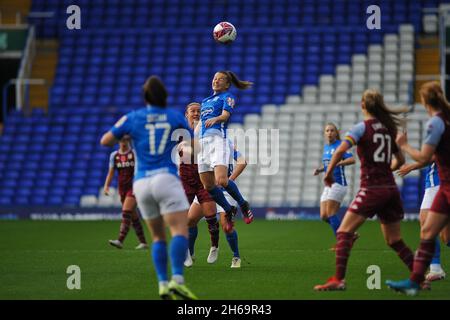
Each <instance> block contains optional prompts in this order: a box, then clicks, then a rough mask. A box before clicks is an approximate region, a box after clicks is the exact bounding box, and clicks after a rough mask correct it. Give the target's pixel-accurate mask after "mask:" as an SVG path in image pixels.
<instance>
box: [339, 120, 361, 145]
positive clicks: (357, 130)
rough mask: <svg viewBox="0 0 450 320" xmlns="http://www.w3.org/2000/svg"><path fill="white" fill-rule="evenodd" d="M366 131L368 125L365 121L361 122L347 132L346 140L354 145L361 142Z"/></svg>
mask: <svg viewBox="0 0 450 320" xmlns="http://www.w3.org/2000/svg"><path fill="white" fill-rule="evenodd" d="M365 131H366V125H365V124H364V122H360V123H358V124H356V125H355V126H354V127H353V128H352V129H351V130H350V131H349V132H347V133H346V134H345V139H344V141H346V142H347V143H348V144H349V145H350V146H351V147H352V146H354V145H356V144H357V143H358V142H359V140H360V139H361V137H362V136H363V135H364V132H365Z"/></svg>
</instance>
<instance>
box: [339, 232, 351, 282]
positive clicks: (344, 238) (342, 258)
mask: <svg viewBox="0 0 450 320" xmlns="http://www.w3.org/2000/svg"><path fill="white" fill-rule="evenodd" d="M336 237H337V245H336V274H335V276H336V278H337V279H338V280H343V279H345V272H346V270H347V262H348V258H349V256H350V250H351V248H352V244H353V233H351V232H338V233H337V234H336Z"/></svg>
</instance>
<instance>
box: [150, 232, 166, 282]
mask: <svg viewBox="0 0 450 320" xmlns="http://www.w3.org/2000/svg"><path fill="white" fill-rule="evenodd" d="M152 258H153V264H154V266H155V269H156V274H157V276H158V280H159V281H167V279H168V278H167V244H166V242H165V241H156V242H153V244H152Z"/></svg>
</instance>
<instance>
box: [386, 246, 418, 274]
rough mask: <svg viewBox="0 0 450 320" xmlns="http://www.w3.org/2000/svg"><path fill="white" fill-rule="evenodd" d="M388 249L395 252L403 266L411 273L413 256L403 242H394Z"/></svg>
mask: <svg viewBox="0 0 450 320" xmlns="http://www.w3.org/2000/svg"><path fill="white" fill-rule="evenodd" d="M390 247H391V248H392V249H393V250H394V251H395V252H397V255H398V257H399V258H400V259H401V260H402V261H403V263H404V264H406V266H407V267H408V269H409V271H412V267H413V262H414V254H413V252H412V251H411V249H409V248H408V246H407V245H406V244H405V242H403V240H402V239H400V240H398V241H397V242H394V243H393V244H391V245H390Z"/></svg>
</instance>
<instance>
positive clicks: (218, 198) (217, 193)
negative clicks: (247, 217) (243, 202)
mask: <svg viewBox="0 0 450 320" xmlns="http://www.w3.org/2000/svg"><path fill="white" fill-rule="evenodd" d="M208 193H209V194H210V195H211V197H213V199H214V201H215V202H216V203H217V204H218V205H219V206H221V207H222V208H223V210H225V212H230V211H231V205H230V204H229V203H228V201H227V199H226V198H225V196H224V195H223V191H222V189H220V188H218V187H217V186H215V187H214V188H212V189H211V190H208Z"/></svg>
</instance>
